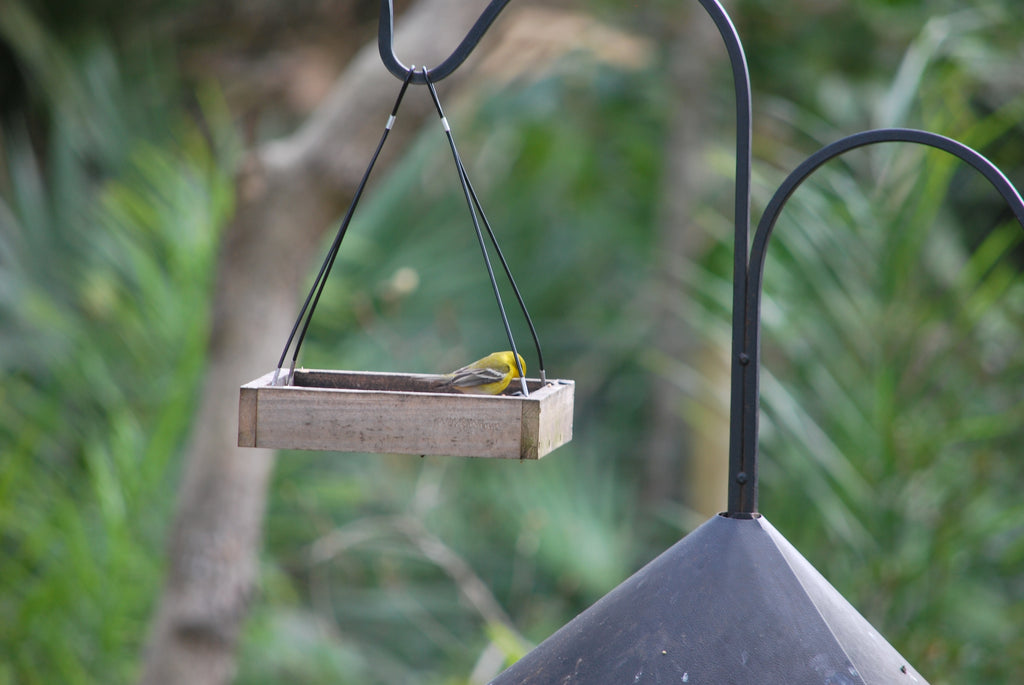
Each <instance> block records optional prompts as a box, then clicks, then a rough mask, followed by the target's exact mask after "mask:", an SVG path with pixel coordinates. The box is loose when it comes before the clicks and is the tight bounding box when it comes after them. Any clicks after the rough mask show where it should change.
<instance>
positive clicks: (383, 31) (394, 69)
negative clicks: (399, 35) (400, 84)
mask: <svg viewBox="0 0 1024 685" xmlns="http://www.w3.org/2000/svg"><path fill="white" fill-rule="evenodd" d="M508 2H509V0H491V3H490V4H489V5H487V8H486V9H485V10H484V11H483V13H482V14H481V15H480V18H479V19H477V20H476V23H475V24H473V27H472V28H471V29H469V33H467V34H466V37H465V38H463V39H462V42H461V43H459V45H458V47H456V48H455V51H454V52H452V54H450V55H449V56H448V58H447V59H445V60H444V61H443V62H441V64H439V65H438V66H436V67H434V68H433V69H427V71H428V72H429V73H430V80H431V81H433V82H434V83H437V82H438V81H440V80H441V79H443V78H445V77H446V76H450V75H451V73H452V72H453V71H455V70H456V69H458V68H459V65H461V64H462V63H463V62H464V61H466V58H467V57H469V53H471V52H473V48H475V47H476V44H477V43H479V42H480V39H481V38H482V37H483V35H484V34H485V33H487V29H489V28H490V27H491V24H492V23H494V20H495V19H496V18H497V17H498V15H499V14H500V13H501V10H503V9H505V5H507V4H508ZM394 33H395V8H394V6H393V4H392V0H380V22H379V23H378V26H377V48H378V50H380V58H381V59H382V60H383V61H384V66H385V67H387V68H388V71H390V72H391V73H392V74H394V75H395V76H396V77H398V78H399V79H400V80H403V81H404V80H405V79H406V78H407V77H408V75H409V73H410V72H413V71H415V70H414V69H413V68H410V67H407V66H405V65H404V64H402V63H401V62H400V61H399V60H398V57H397V56H396V55H395V44H394ZM410 82H411V83H426V82H427V77H426V75H425V74H424V73H423V72H422V71H416V72H415V73H413V75H412V79H411V80H410Z"/></svg>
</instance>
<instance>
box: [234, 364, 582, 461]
mask: <svg viewBox="0 0 1024 685" xmlns="http://www.w3.org/2000/svg"><path fill="white" fill-rule="evenodd" d="M286 377H287V374H286V373H282V374H281V377H280V378H279V379H278V385H273V384H272V383H273V379H274V372H273V371H272V372H270V373H267V374H265V375H263V376H261V377H260V378H257V379H256V380H254V381H252V382H250V383H246V384H245V385H243V386H242V387H241V388H240V389H239V402H238V444H239V446H240V447H269V448H275V449H301V450H331V451H337V452H373V453H388V454H390V453H395V454H419V455H427V454H435V455H448V456H456V457H496V458H505V459H539V458H541V457H543V456H544V455H545V454H547V453H549V452H551V451H552V450H553V449H555V448H556V447H559V446H561V445H564V444H565V443H567V442H569V440H571V439H572V412H573V397H574V389H575V383H574V382H573V381H571V380H549V381H547V382H544V381H541V380H540V379H536V378H528V379H526V386H527V389H528V390H529V391H530V394H529V396H528V397H522V396H515V395H511V394H503V395H464V394H462V393H458V392H454V391H453V392H446V391H443V390H438V389H437V387H436V386H437V382H438V380H440V379H441V378H442V377H441V376H438V375H433V374H406V373H381V372H367V371H321V370H296V371H295V373H294V374H293V378H292V383H291V384H290V385H283V384H282V382H283V381H284V380H285V378H286ZM518 387H519V383H518V382H513V383H512V384H511V385H510V386H509V388H510V391H511V392H514V391H515V389H516V388H518Z"/></svg>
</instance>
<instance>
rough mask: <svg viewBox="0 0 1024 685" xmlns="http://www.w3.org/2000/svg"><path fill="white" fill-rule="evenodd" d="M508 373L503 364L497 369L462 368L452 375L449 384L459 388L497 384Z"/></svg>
mask: <svg viewBox="0 0 1024 685" xmlns="http://www.w3.org/2000/svg"><path fill="white" fill-rule="evenodd" d="M508 371H509V368H508V366H507V365H504V364H503V365H502V366H500V367H498V368H492V367H484V368H477V369H474V368H472V367H471V366H464V367H463V368H461V369H459V370H458V371H456V372H454V373H453V374H452V380H451V384H452V385H455V386H460V387H470V386H474V385H487V384H488V383H497V382H498V381H500V380H502V379H503V378H505V376H506V375H508Z"/></svg>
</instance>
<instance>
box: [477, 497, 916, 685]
mask: <svg viewBox="0 0 1024 685" xmlns="http://www.w3.org/2000/svg"><path fill="white" fill-rule="evenodd" d="M926 682H927V681H926V680H925V679H924V678H923V677H922V676H921V675H920V674H919V673H918V672H917V671H916V670H914V668H913V667H912V666H911V665H910V664H909V663H908V662H907V661H906V660H905V659H904V658H903V657H902V656H900V654H899V652H897V651H896V650H895V649H894V648H893V647H892V646H891V645H890V644H889V643H888V642H886V641H885V639H884V638H882V636H881V635H879V633H878V632H877V631H876V630H875V629H874V628H872V627H871V625H870V624H869V623H868V622H867V621H866V620H865V619H864V617H863V616H861V615H860V614H859V613H858V612H857V610H856V609H854V608H853V606H851V605H850V603H849V602H847V601H846V600H845V599H843V597H842V596H841V595H840V594H839V592H837V591H836V590H835V588H833V587H832V586H831V585H830V584H829V583H828V581H826V580H825V578H824V577H822V575H821V574H820V573H818V572H817V571H816V570H815V569H814V568H813V567H812V566H811V564H810V563H809V562H808V561H807V560H806V559H804V557H803V556H801V554H800V553H799V552H798V551H797V550H796V548H794V547H793V546H792V545H791V544H790V543H789V542H788V541H787V540H786V539H785V538H784V537H783V536H782V535H781V534H780V533H779V532H778V531H777V530H776V529H775V528H774V527H773V526H772V525H771V524H770V523H769V522H768V520H767V519H765V518H764V517H763V516H757V515H754V516H751V517H747V518H731V517H728V516H724V515H719V516H716V517H714V518H712V519H710V520H709V521H707V522H706V523H704V524H703V525H702V526H700V527H699V528H697V530H695V531H693V532H692V533H690V534H689V535H688V536H686V537H685V538H683V539H682V540H680V541H679V542H678V543H676V544H675V545H673V546H672V547H670V548H669V549H668V550H666V551H665V552H664V553H662V554H661V555H660V556H659V557H657V558H656V559H654V560H653V561H651V562H650V563H649V564H647V565H646V566H644V567H643V568H642V569H640V570H639V571H637V572H636V573H635V574H634V575H632V576H631V577H630V578H628V579H627V580H626V581H625V582H623V583H622V584H621V585H619V586H618V587H617V588H615V589H614V590H612V591H611V592H610V593H608V594H607V595H605V596H604V597H603V598H601V599H600V600H598V602H597V603H596V604H594V605H593V606H592V607H590V608H589V609H587V610H586V611H584V612H583V613H581V614H580V615H579V616H577V617H576V618H575V619H573V620H572V621H570V622H569V623H568V624H566V625H565V626H564V627H562V628H561V629H560V630H558V631H557V632H556V633H554V634H553V635H552V636H551V637H549V638H548V639H547V640H545V641H544V642H542V643H541V644H540V645H539V646H538V647H537V648H536V649H534V650H533V651H532V652H530V653H529V654H527V655H526V656H525V657H523V658H522V659H521V660H520V661H518V662H517V663H516V664H514V665H513V666H512V667H511V668H509V669H508V670H507V671H505V672H504V673H502V674H501V675H499V676H498V677H497V678H496V679H495V680H494V681H492V683H493V684H494V685H503V684H506V683H517V684H520V683H523V684H526V683H544V684H548V683H616V684H617V683H666V684H667V683H673V684H674V683H711V684H713V685H724V684H727V683H743V684H748V683H780V684H782V683H785V684H786V685H800V684H801V683H807V685H811V684H812V683H814V684H816V685H822V684H833V685H855V684H857V683H906V684H907V685H909V684H911V683H916V684H921V683H926Z"/></svg>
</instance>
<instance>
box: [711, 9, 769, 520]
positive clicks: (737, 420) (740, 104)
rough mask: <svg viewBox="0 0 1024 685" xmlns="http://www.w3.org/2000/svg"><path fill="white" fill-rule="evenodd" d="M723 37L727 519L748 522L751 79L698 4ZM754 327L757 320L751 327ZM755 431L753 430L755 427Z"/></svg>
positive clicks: (753, 501) (752, 447) (751, 505)
mask: <svg viewBox="0 0 1024 685" xmlns="http://www.w3.org/2000/svg"><path fill="white" fill-rule="evenodd" d="M700 4H701V5H702V6H703V7H704V9H705V11H707V13H708V14H709V15H711V19H712V20H714V22H715V26H717V27H718V32H719V33H720V34H722V40H724V41H725V48H726V50H727V51H728V53H729V62H730V63H731V65H732V78H733V86H734V88H735V91H736V194H735V209H734V214H733V221H734V224H735V226H734V243H735V244H734V246H733V250H734V253H733V270H732V274H733V276H732V277H733V286H732V287H733V293H732V358H731V364H730V366H731V369H732V398H731V404H730V409H729V413H730V417H729V501H728V511H727V513H728V515H729V516H749V515H751V514H753V513H754V512H756V511H757V433H756V432H754V433H747V432H746V431H745V430H744V427H745V426H746V425H747V422H746V421H744V420H743V419H744V417H745V416H746V414H747V412H749V411H754V412H755V413H756V412H757V395H756V393H757V389H756V386H754V388H753V390H752V389H751V388H750V387H748V386H747V384H746V381H747V379H748V374H746V373H745V371H746V369H748V368H749V367H750V364H751V362H752V359H751V357H750V353H749V348H748V346H747V345H748V343H747V338H748V336H747V328H748V327H749V326H750V324H751V322H750V319H749V318H748V317H747V303H746V296H747V261H748V260H747V255H748V249H749V247H748V246H749V241H750V237H749V236H750V169H751V158H750V155H751V153H750V143H751V138H752V135H753V134H752V129H751V118H752V117H751V105H750V73H749V70H748V69H747V58H746V55H744V53H743V44H742V43H741V42H740V37H739V33H738V32H737V31H736V27H735V26H734V25H733V23H732V20H731V19H730V18H729V15H728V13H726V11H725V8H723V7H722V5H721V4H719V3H718V0H700ZM753 323H754V324H755V325H756V320H755V321H754V322H753ZM755 427H756V424H755Z"/></svg>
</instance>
